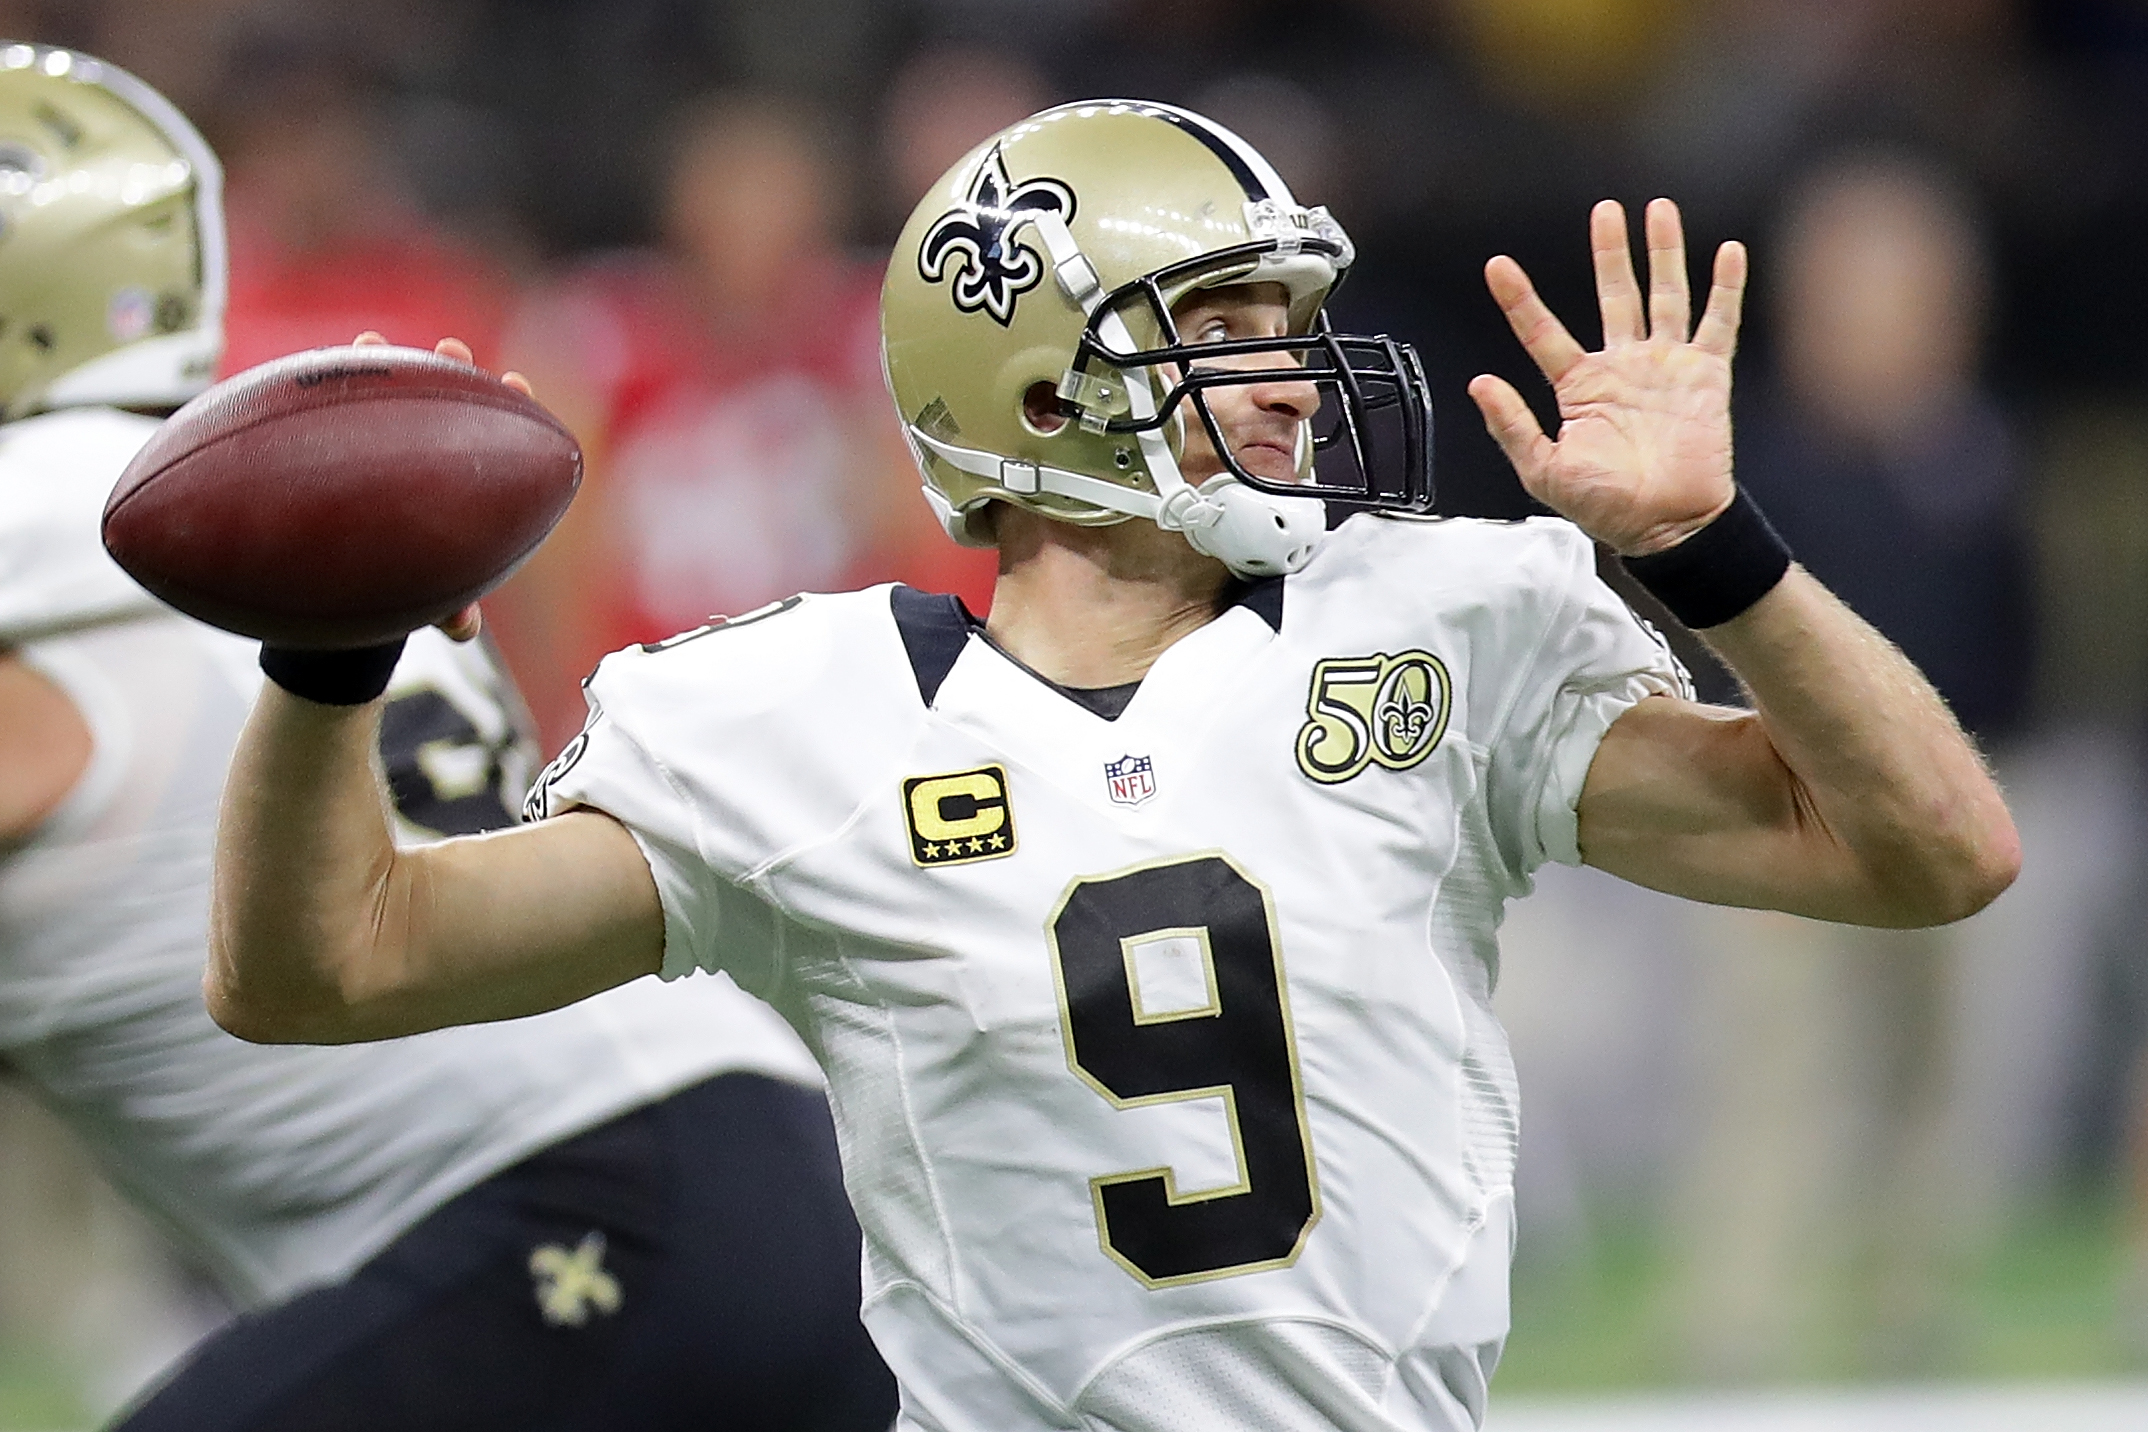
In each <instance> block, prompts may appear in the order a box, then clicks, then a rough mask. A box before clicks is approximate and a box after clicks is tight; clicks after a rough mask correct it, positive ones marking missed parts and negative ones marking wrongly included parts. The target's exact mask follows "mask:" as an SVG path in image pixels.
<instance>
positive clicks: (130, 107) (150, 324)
mask: <svg viewBox="0 0 2148 1432" xmlns="http://www.w3.org/2000/svg"><path fill="white" fill-rule="evenodd" d="M222 188H223V175H222V170H221V169H219V168H218V166H217V162H216V157H215V156H214V155H213V154H211V153H210V152H209V146H208V145H206V144H205V143H203V142H202V138H201V136H200V135H199V134H197V133H195V131H194V127H193V126H192V125H191V124H188V123H187V121H186V119H185V118H184V117H183V116H182V115H181V114H180V113H179V111H178V110H176V109H174V108H173V107H172V105H171V104H170V102H169V101H167V100H166V99H165V98H164V97H163V96H162V95H160V94H158V93H157V92H156V91H155V90H152V89H151V88H149V86H147V85H145V84H143V83H142V82H141V81H140V80H138V79H136V78H135V77H134V76H133V75H130V74H128V73H126V72H125V71H124V70H121V69H118V68H116V67H115V66H112V65H108V64H106V63H104V62H103V61H101V60H95V59H92V58H90V57H89V56H87V55H81V54H76V53H74V52H72V51H69V50H59V49H50V48H47V47H45V46H42V45H22V44H8V43H6V42H5V41H0V419H12V418H19V417H22V416H23V415H25V414H27V413H33V412H37V411H39V410H40V409H44V408H64V407H74V406H79V405H83V404H90V403H111V404H118V405H132V406H138V407H160V406H170V405H175V404H178V403H182V402H184V401H186V399H188V398H190V397H192V396H193V395H194V394H195V393H198V392H200V391H201V390H202V389H203V388H205V387H207V386H208V385H209V382H210V380H211V379H212V378H213V377H214V376H215V369H216V360H217V356H218V353H219V352H220V351H221V349H222V347H223V324H224V285H225V276H224V217H223V201H222Z"/></svg>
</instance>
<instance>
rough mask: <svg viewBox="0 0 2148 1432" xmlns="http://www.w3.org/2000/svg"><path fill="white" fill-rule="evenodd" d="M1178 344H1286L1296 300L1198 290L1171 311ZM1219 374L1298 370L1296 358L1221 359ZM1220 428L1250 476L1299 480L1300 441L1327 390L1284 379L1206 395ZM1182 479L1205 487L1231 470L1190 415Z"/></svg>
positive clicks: (1247, 289) (1267, 289)
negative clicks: (1260, 340) (1232, 341)
mask: <svg viewBox="0 0 2148 1432" xmlns="http://www.w3.org/2000/svg"><path fill="white" fill-rule="evenodd" d="M1171 316H1172V318H1173V319H1174V320H1175V321H1176V322H1177V324H1178V332H1179V338H1180V339H1181V341H1183V342H1186V343H1216V342H1221V341H1222V340H1224V339H1231V338H1281V337H1283V336H1284V335H1285V334H1287V333H1289V332H1290V306H1289V294H1288V293H1287V292H1286V291H1285V290H1284V288H1283V286H1282V285H1281V284H1279V283H1246V284H1234V285H1232V286H1230V287H1228V288H1206V289H1196V290H1195V291H1194V292H1193V293H1192V294H1190V295H1188V296H1187V297H1186V298H1184V299H1182V300H1180V302H1179V304H1178V306H1177V307H1176V308H1175V309H1173V310H1172V315H1171ZM1214 366H1215V367H1218V368H1235V369H1245V370H1251V369H1261V368H1295V367H1298V366H1299V359H1298V355H1297V354H1295V353H1290V352H1281V351H1278V352H1274V353H1242V354H1237V355H1234V356H1231V357H1227V358H1218V359H1216V361H1215V364H1214ZM1204 392H1205V394H1206V400H1207V403H1208V408H1209V411H1210V412H1212V413H1214V414H1215V416H1216V426H1217V427H1219V428H1221V429H1222V430H1223V438H1224V441H1225V442H1227V443H1229V444H1230V448H1231V452H1232V454H1233V455H1234V456H1235V457H1237V459H1238V461H1239V463H1240V464H1241V465H1243V466H1244V468H1245V470H1246V471H1247V472H1250V473H1252V474H1253V475H1254V476H1255V477H1265V478H1269V479H1272V480H1273V481H1276V482H1295V481H1297V480H1298V437H1299V433H1300V431H1301V429H1303V427H1304V425H1305V424H1306V423H1307V422H1308V421H1310V420H1311V418H1312V416H1313V414H1314V413H1316V412H1318V411H1319V409H1320V390H1319V388H1317V387H1316V386H1314V385H1313V384H1312V383H1309V382H1299V381H1295V380H1289V379H1278V380H1272V381H1269V382H1263V383H1247V384H1243V385H1234V386H1225V387H1218V388H1208V389H1205V390H1204ZM1178 465H1179V472H1180V473H1181V474H1182V475H1183V476H1184V477H1185V479H1186V481H1187V482H1189V483H1191V484H1192V485H1193V486H1195V487H1199V486H1200V485H1201V484H1202V483H1204V482H1206V481H1207V480H1208V479H1209V478H1211V477H1214V476H1215V475H1216V474H1217V473H1219V472H1222V471H1223V470H1224V462H1223V458H1222V456H1221V455H1220V454H1219V453H1218V452H1217V451H1216V447H1215V443H1214V442H1213V440H1211V438H1210V437H1209V434H1208V428H1207V425H1206V424H1204V423H1203V422H1202V421H1201V419H1200V415H1199V414H1198V413H1194V412H1187V414H1186V444H1185V451H1184V452H1183V453H1181V454H1180V455H1179V464H1178Z"/></svg>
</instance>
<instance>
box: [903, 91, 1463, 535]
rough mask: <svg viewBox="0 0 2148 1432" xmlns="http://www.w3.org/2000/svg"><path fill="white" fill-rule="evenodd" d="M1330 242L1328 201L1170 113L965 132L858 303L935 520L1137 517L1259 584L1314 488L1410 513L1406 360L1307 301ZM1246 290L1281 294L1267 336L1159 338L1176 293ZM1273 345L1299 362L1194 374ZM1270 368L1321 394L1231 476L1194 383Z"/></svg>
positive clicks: (1422, 428) (1167, 331)
mask: <svg viewBox="0 0 2148 1432" xmlns="http://www.w3.org/2000/svg"><path fill="white" fill-rule="evenodd" d="M1353 254H1354V250H1353V249H1352V247H1351V244H1350V240H1349V238H1348V236H1346V235H1345V234H1344V233H1343V230H1342V226H1341V225H1339V224H1337V223H1336V222H1335V220H1334V219H1332V218H1331V217H1329V215H1328V212H1327V210H1325V209H1322V208H1314V209H1308V208H1305V207H1303V206H1301V205H1300V204H1298V202H1297V201H1296V200H1294V199H1293V198H1292V197H1291V195H1290V190H1289V188H1288V187H1287V186H1286V185H1285V184H1284V183H1283V181H1282V179H1281V177H1279V176H1278V175H1277V174H1276V172H1275V170H1274V169H1273V168H1272V167H1271V166H1270V165H1269V164H1268V162H1267V161H1266V160H1265V159H1263V158H1261V156H1260V154H1259V153H1258V152H1257V151H1255V150H1254V149H1253V147H1252V146H1251V145H1249V144H1247V143H1246V142H1245V141H1244V140H1242V139H1240V138H1238V137H1237V136H1236V135H1234V134H1232V133H1231V132H1230V131H1228V130H1226V129H1224V128H1223V127H1222V126H1221V125H1218V124H1216V123H1214V122H1212V121H1210V120H1206V119H1203V118H1201V117H1200V116H1199V115H1196V114H1190V113H1188V112H1186V111H1185V110H1180V109H1173V108H1171V107H1170V106H1168V105H1161V104H1152V103H1148V102H1146V101H1135V100H1094V101H1088V102H1084V103H1079V104H1069V105H1061V106H1059V107H1057V108H1055V109H1048V110H1046V111H1044V112H1043V113H1042V114H1038V115H1033V116H1031V117H1030V118H1029V119H1026V120H1023V121H1022V122H1021V123H1020V124H1017V125H1014V126H1012V127H1011V128H1009V129H1006V130H1003V131H1001V132H1000V133H999V134H997V135H994V136H993V137H992V138H991V139H989V140H987V141H985V143H983V144H982V145H980V146H979V147H978V148H977V149H975V150H973V151H972V152H971V153H970V154H969V155H968V156H966V157H965V158H964V159H963V160H962V161H961V162H960V163H959V164H957V165H956V166H955V167H954V168H953V169H952V170H951V171H949V173H948V174H947V176H946V177H945V178H944V179H942V180H941V181H940V182H939V183H938V184H937V185H936V186H934V188H933V189H932V191H931V192H930V193H928V194H927V195H926V196H925V199H924V201H923V202H922V203H920V204H919V205H918V207H917V210H916V211H915V212H914V213H913V214H911V216H910V222H909V224H908V225H907V226H905V228H904V229H903V233H902V237H901V239H900V240H898V241H897V243H896V246H895V255H894V259H893V261H892V262H891V264H890V265H889V268H888V276H887V284H886V287H885V289H884V290H883V293H882V296H881V335H882V345H883V347H882V352H883V356H884V358H885V361H886V364H887V374H888V386H889V388H890V389H891V390H892V391H893V393H894V396H895V406H896V408H897V409H898V412H899V416H900V417H901V419H902V423H903V428H904V430H905V432H907V433H908V435H909V437H910V442H911V446H912V448H913V450H914V451H915V452H916V455H917V460H918V465H919V467H920V468H921V469H922V470H923V472H924V477H925V495H926V498H927V499H928V500H929V501H931V502H932V504H933V507H934V509H935V510H936V511H937V512H938V513H939V515H940V518H941V521H942V522H944V523H945V524H946V526H947V530H948V533H949V535H951V536H952V537H954V538H955V540H956V541H958V542H963V543H966V544H968V545H972V546H982V545H987V544H988V543H989V541H990V534H989V531H988V530H987V529H986V528H985V527H984V526H983V525H982V524H980V523H979V522H978V521H977V520H976V519H977V518H978V517H979V516H980V515H981V513H982V511H983V508H984V506H985V504H986V503H988V502H991V501H1000V502H1010V503H1015V504H1018V505H1020V506H1023V507H1027V508H1030V509H1032V510H1034V511H1037V512H1041V513H1044V514H1045V515H1047V516H1050V517H1054V518H1057V519H1059V520H1061V521H1066V522H1073V523H1079V524H1082V525H1086V526H1102V525H1105V524H1108V523H1114V522H1123V521H1125V520H1127V519H1128V518H1130V517H1142V518H1148V519H1150V520H1152V521H1154V522H1156V523H1157V524H1158V525H1159V526H1161V527H1163V528H1165V529H1166V530H1170V531H1178V532H1183V533H1184V534H1185V536H1186V539H1187V541H1189V542H1190V543H1192V545H1193V546H1194V547H1195V548H1196V549H1197V550H1199V551H1202V552H1206V553H1208V554H1209V555H1211V556H1214V557H1217V558H1219V559H1220V560H1222V561H1223V562H1225V563H1226V564H1227V565H1229V566H1230V567H1231V568H1232V569H1233V570H1234V571H1237V572H1239V573H1241V574H1244V575H1250V576H1267V575H1272V574H1275V573H1278V572H1286V571H1294V570H1296V569H1297V568H1298V567H1299V566H1300V565H1302V564H1303V563H1304V561H1305V560H1306V558H1307V557H1308V556H1309V555H1310V553H1311V551H1312V546H1313V543H1314V541H1315V540H1316V539H1317V538H1318V536H1319V535H1320V533H1321V532H1322V531H1323V530H1324V529H1325V512H1324V509H1323V507H1322V504H1321V502H1320V501H1319V500H1317V499H1325V498H1332V499H1336V500H1339V501H1342V502H1346V503H1353V504H1356V505H1359V506H1368V507H1384V508H1396V509H1402V510H1408V511H1422V510H1424V509H1425V508H1426V507H1428V506H1429V505H1430V503H1431V499H1432V481H1431V442H1430V439H1431V402H1430V399H1429V397H1428V396H1427V393H1426V388H1425V380H1424V374H1423V370H1422V368H1421V367H1420V366H1419V364H1418V361H1417V355H1416V353H1415V352H1414V351H1413V350H1411V349H1410V348H1409V347H1408V346H1407V345H1406V344H1401V343H1396V342H1394V341H1393V340H1391V339H1387V338H1368V337H1358V336H1350V335H1341V334H1336V333H1333V332H1331V331H1329V328H1328V325H1327V321H1326V318H1325V316H1324V313H1323V311H1322V305H1323V304H1324V303H1325V302H1326V299H1327V295H1328V291H1329V290H1330V289H1332V288H1333V287H1334V286H1335V284H1336V281H1337V280H1338V279H1340V278H1341V276H1342V273H1343V271H1344V270H1345V269H1346V268H1347V267H1348V266H1349V264H1350V261H1351V258H1352V257H1353ZM1269 282H1273V283H1280V284H1281V285H1283V287H1284V288H1285V289H1286V290H1287V291H1288V293H1289V297H1290V335H1291V337H1290V339H1285V340H1280V341H1279V340H1277V339H1273V338H1257V339H1242V340H1233V341H1229V342H1222V343H1208V344H1199V345H1193V346H1187V345H1183V344H1182V343H1181V342H1180V338H1179V333H1178V329H1177V326H1176V325H1175V324H1174V323H1173V322H1172V318H1171V308H1172V305H1173V304H1174V303H1176V302H1178V301H1179V300H1180V299H1181V298H1183V297H1185V295H1187V294H1188V293H1190V292H1192V291H1193V290H1195V289H1199V288H1211V287H1217V286H1220V285H1225V284H1239V283H1269ZM1292 340H1295V341H1292ZM1279 352H1287V353H1289V354H1291V355H1292V356H1293V357H1294V358H1295V359H1296V360H1297V361H1299V362H1302V364H1303V365H1304V366H1303V367H1302V368H1299V367H1289V368H1283V367H1279V366H1275V365H1268V366H1264V367H1263V368H1261V369H1259V370H1258V371H1246V370H1242V369H1223V368H1216V367H1205V368H1204V367H1203V366H1202V364H1203V362H1204V360H1207V359H1211V358H1215V357H1224V356H1234V355H1242V354H1271V355H1272V354H1276V353H1279ZM1165 365H1169V366H1168V367H1167V366H1165ZM1284 377H1287V378H1289V379H1292V380H1295V381H1301V382H1302V381H1310V382H1312V383H1314V384H1316V385H1317V386H1318V388H1319V390H1320V398H1321V405H1320V413H1319V416H1318V418H1317V419H1316V420H1315V421H1314V422H1313V423H1311V424H1309V425H1308V426H1307V428H1306V429H1304V430H1303V437H1302V438H1301V442H1300V446H1299V454H1298V469H1299V471H1298V476H1299V479H1300V481H1299V482H1298V483H1295V484H1293V483H1283V482H1276V481H1274V480H1272V479H1263V478H1261V477H1259V476H1256V475H1255V474H1253V473H1251V472H1248V471H1246V470H1245V468H1244V467H1243V466H1242V465H1241V464H1240V463H1239V462H1238V460H1237V458H1236V457H1235V456H1234V455H1233V454H1232V453H1231V452H1230V450H1229V447H1228V445H1227V444H1226V443H1225V442H1224V441H1223V438H1222V434H1221V433H1220V431H1219V430H1218V429H1217V426H1216V421H1215V418H1214V417H1213V415H1212V414H1211V413H1210V412H1209V408H1208V404H1207V402H1206V401H1205V400H1204V399H1203V397H1202V394H1203V392H1204V391H1206V390H1207V389H1209V388H1213V387H1219V386H1227V385H1240V384H1248V383H1262V382H1272V381H1275V380H1277V379H1278V378H1284ZM1039 383H1044V384H1049V385H1050V386H1051V387H1052V388H1053V389H1055V390H1056V393H1057V396H1058V401H1059V405H1060V410H1061V412H1062V413H1064V414H1065V415H1066V416H1067V417H1068V418H1069V419H1071V421H1068V422H1066V423H1064V424H1063V425H1060V426H1059V427H1057V428H1056V429H1055V430H1053V431H1045V430H1043V429H1042V428H1041V427H1039V426H1038V425H1037V424H1035V423H1033V422H1032V421H1031V420H1030V419H1029V418H1028V417H1027V416H1026V415H1025V412H1024V400H1025V398H1026V397H1027V395H1028V394H1029V393H1030V391H1031V389H1032V388H1034V387H1035V386H1036V385H1037V384H1039ZM1189 409H1191V411H1192V413H1193V415H1194V420H1196V421H1199V422H1201V423H1203V424H1205V425H1206V426H1207V428H1208V431H1209V433H1210V435H1211V437H1212V438H1213V439H1214V441H1215V447H1216V450H1217V451H1218V452H1219V453H1220V454H1221V455H1222V457H1223V460H1224V462H1225V464H1226V468H1227V470H1226V471H1225V472H1223V473H1221V474H1218V475H1217V476H1216V477H1214V478H1212V479H1210V480H1209V481H1207V482H1205V483H1203V484H1202V486H1201V489H1200V490H1199V491H1195V490H1193V489H1192V488H1191V487H1189V486H1188V485H1187V483H1186V481H1185V480H1184V478H1183V477H1182V476H1181V475H1180V472H1179V467H1178V455H1179V453H1180V451H1181V450H1182V444H1183V438H1184V433H1185V427H1184V425H1185V423H1186V421H1187V420H1188V418H1187V413H1188V410H1189Z"/></svg>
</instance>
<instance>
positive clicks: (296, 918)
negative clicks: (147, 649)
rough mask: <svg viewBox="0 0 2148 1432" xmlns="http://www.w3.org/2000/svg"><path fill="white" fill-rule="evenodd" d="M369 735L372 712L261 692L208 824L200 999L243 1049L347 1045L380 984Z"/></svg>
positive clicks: (383, 852)
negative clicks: (208, 891)
mask: <svg viewBox="0 0 2148 1432" xmlns="http://www.w3.org/2000/svg"><path fill="white" fill-rule="evenodd" d="M379 721H380V713H379V707H378V705H377V704H369V705H364V706H325V705H321V704H318V703H315V702H311V701H305V700H301V699H299V698H298V697H295V696H292V695H290V694H289V693H287V692H285V691H283V690H281V689H280V688H278V687H276V686H275V685H274V684H269V685H267V686H265V687H264V688H263V690H262V694H261V698H260V701H259V702H258V703H257V704H256V706H255V708H254V712H253V715H252V717H251V718H250V719H249V720H248V722H247V725H246V730H245V732H244V734H243V735H242V737H241V738H240V742H239V748H238V751H237V753H236V755H235V757H234V759H233V762H232V767H231V771H230V774H229V776H228V777H227V780H226V784H225V789H224V805H223V811H222V814H221V816H220V818H219V821H218V828H217V850H216V879H215V886H214V897H213V904H212V907H211V914H210V940H209V963H208V969H207V974H206V976H205V981H204V988H203V993H204V995H205V997H206V998H207V1001H208V1006H209V1012H210V1014H211V1015H212V1016H213V1017H214V1018H215V1019H216V1021H217V1023H219V1024H221V1025H222V1026H223V1027H224V1028H226V1029H228V1030H230V1031H231V1032H232V1033H234V1034H236V1035H239V1036H240V1037H241V1038H244V1039H252V1040H257V1041H264V1042H334V1041H339V1040H344V1039H350V1038H353V1037H357V1036H356V1034H355V1032H354V1030H353V1028H352V1025H353V1023H354V1015H355V1006H357V1005H359V1004H361V1003H362V1002H363V995H362V991H363V990H364V989H365V988H366V986H367V985H368V984H379V983H382V982H385V980H386V979H387V978H388V977H389V976H388V973H387V971H386V970H384V968H383V967H384V966H387V965H392V964H393V962H394V961H395V959H396V956H397V954H398V951H397V950H396V949H395V947H394V942H393V938H392V937H393V935H394V934H395V933H396V931H397V929H398V928H399V926H400V922H399V921H398V920H397V919H396V918H395V917H396V914H397V912H396V911H395V909H394V908H393V905H392V902H391V899H390V894H391V888H392V886H391V879H390V877H391V873H392V872H393V870H394V866H395V861H396V852H395V845H394V839H393V836H392V835H391V833H390V828H389V824H388V815H387V809H386V805H385V800H384V796H383V793H382V790H381V786H380V779H379V776H378V774H377V773H376V771H375V769H374V765H373V754H372V753H373V750H374V746H375V742H376V740H377V734H378V726H379ZM384 927H385V928H386V930H387V932H388V935H389V938H387V939H384V938H383V929H384Z"/></svg>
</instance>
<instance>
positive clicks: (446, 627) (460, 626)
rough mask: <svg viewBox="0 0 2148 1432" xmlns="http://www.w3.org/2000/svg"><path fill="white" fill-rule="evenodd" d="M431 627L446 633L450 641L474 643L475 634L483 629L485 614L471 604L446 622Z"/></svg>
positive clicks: (473, 603) (474, 603)
mask: <svg viewBox="0 0 2148 1432" xmlns="http://www.w3.org/2000/svg"><path fill="white" fill-rule="evenodd" d="M433 625H435V626H437V627H439V628H440V630H442V631H443V632H446V633H447V635H448V639H449V640H450V641H475V640H476V639H477V634H478V633H479V632H481V631H483V630H484V629H485V614H484V613H483V612H482V611H480V610H479V609H478V605H477V603H476V602H472V603H470V605H468V606H466V607H464V608H463V609H462V610H461V611H459V612H457V613H455V615H453V616H451V617H449V618H448V619H447V620H446V621H444V622H435V623H433Z"/></svg>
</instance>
